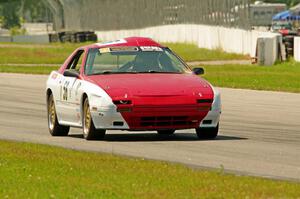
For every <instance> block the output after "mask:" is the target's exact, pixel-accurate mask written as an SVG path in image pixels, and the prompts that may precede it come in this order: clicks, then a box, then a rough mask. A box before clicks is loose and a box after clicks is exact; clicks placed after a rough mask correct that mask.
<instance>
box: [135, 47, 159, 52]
mask: <svg viewBox="0 0 300 199" xmlns="http://www.w3.org/2000/svg"><path fill="white" fill-rule="evenodd" d="M140 48H141V50H142V51H159V52H161V51H163V50H162V49H161V48H160V47H157V46H141V47H140Z"/></svg>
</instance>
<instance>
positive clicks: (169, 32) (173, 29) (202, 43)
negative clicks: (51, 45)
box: [96, 24, 273, 57]
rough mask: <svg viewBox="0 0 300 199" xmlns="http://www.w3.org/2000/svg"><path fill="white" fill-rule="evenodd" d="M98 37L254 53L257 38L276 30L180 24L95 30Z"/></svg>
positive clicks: (101, 38) (106, 39) (100, 38)
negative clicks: (137, 39)
mask: <svg viewBox="0 0 300 199" xmlns="http://www.w3.org/2000/svg"><path fill="white" fill-rule="evenodd" d="M96 34H97V36H98V39H99V40H104V41H109V40H115V39H119V38H124V37H129V36H143V37H151V38H153V39H154V40H157V41H159V42H186V43H194V44H196V45H198V46H199V47H200V48H207V49H222V50H224V51H226V52H233V53H240V54H248V55H251V56H253V57H254V56H255V54H256V44H257V38H258V37H261V36H268V35H273V33H268V32H260V31H254V30H252V31H250V30H242V29H236V28H225V27H218V26H208V25H195V24H179V25H164V26H156V27H149V28H144V29H135V30H117V31H96Z"/></svg>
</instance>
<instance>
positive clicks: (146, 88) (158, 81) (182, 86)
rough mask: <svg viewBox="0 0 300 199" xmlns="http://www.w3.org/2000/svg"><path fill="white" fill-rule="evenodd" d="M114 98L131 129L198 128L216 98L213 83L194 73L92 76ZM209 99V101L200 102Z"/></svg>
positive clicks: (95, 82)
mask: <svg viewBox="0 0 300 199" xmlns="http://www.w3.org/2000/svg"><path fill="white" fill-rule="evenodd" d="M87 80H88V81H90V82H92V83H94V84H97V85H99V86H100V87H101V88H102V89H104V90H105V91H106V92H107V93H108V94H109V95H110V96H111V98H112V99H113V101H117V100H130V101H131V103H130V104H118V105H117V106H118V108H130V112H127V111H126V112H121V114H122V116H123V117H124V119H125V120H126V122H127V123H128V125H129V127H130V129H132V130H145V129H147V130H149V129H153V130H154V129H170V128H171V129H185V128H197V127H199V124H200V122H201V121H202V120H203V118H204V117H205V116H206V115H207V113H208V111H209V109H210V107H211V103H212V100H213V97H214V94H213V91H212V89H211V87H210V85H209V84H208V83H207V82H206V81H205V80H203V79H201V78H199V77H198V76H196V75H193V74H114V75H96V76H90V77H88V79H87ZM201 99H206V100H210V101H209V102H204V103H198V101H197V100H201Z"/></svg>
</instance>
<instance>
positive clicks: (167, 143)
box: [0, 73, 300, 181]
mask: <svg viewBox="0 0 300 199" xmlns="http://www.w3.org/2000/svg"><path fill="white" fill-rule="evenodd" d="M46 79H47V76H42V75H21V74H4V73H3V74H0V139H3V140H17V141H22V142H23V141H24V142H33V143H42V144H49V145H56V146H61V147H65V148H71V149H76V150H85V151H95V152H105V153H112V154H121V155H126V156H134V157H142V158H147V159H155V160H164V161H171V162H178V163H183V164H186V165H189V166H192V167H199V168H216V169H224V170H225V171H228V172H234V173H237V174H242V175H243V174H245V175H254V176H263V177H270V178H276V179H277V178H278V179H288V180H296V181H300V94H293V93H283V92H267V91H252V90H240V89H228V88H221V89H220V90H221V92H222V100H223V113H222V118H221V124H220V127H221V129H220V135H219V136H218V138H217V139H216V140H211V141H207V140H198V139H197V138H196V135H195V132H194V130H193V129H190V130H181V131H176V133H175V135H172V136H167V137H162V136H159V135H157V134H156V133H155V132H127V131H107V135H106V137H105V140H103V141H86V140H84V139H83V138H82V135H81V129H74V128H73V129H71V132H70V135H69V136H68V137H51V136H50V134H49V133H48V129H47V116H46V100H45V83H46Z"/></svg>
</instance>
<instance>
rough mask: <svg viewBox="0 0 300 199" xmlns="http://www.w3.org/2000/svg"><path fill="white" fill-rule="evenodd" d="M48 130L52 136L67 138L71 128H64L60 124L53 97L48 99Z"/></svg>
mask: <svg viewBox="0 0 300 199" xmlns="http://www.w3.org/2000/svg"><path fill="white" fill-rule="evenodd" d="M47 110H48V129H49V132H50V134H51V135H52V136H67V135H68V133H69V130H70V127H69V126H62V125H60V124H59V123H58V120H57V115H56V109H55V104H54V99H53V95H52V94H50V96H49V98H48V108H47Z"/></svg>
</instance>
